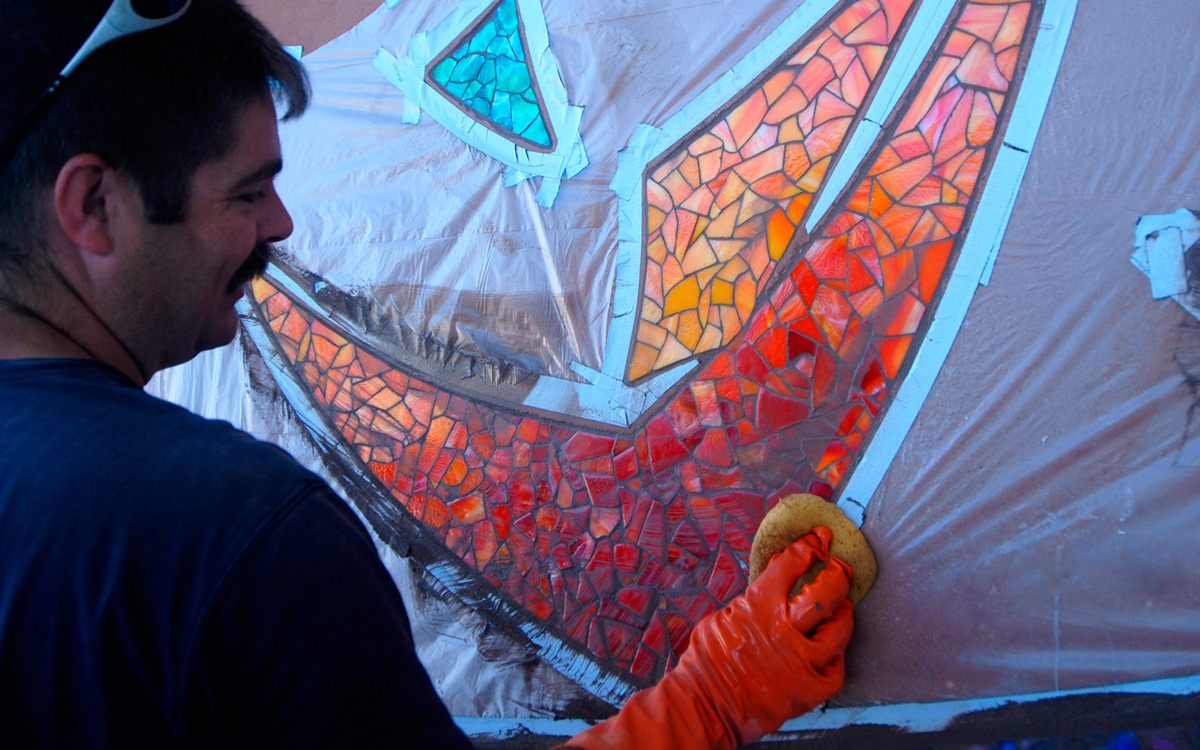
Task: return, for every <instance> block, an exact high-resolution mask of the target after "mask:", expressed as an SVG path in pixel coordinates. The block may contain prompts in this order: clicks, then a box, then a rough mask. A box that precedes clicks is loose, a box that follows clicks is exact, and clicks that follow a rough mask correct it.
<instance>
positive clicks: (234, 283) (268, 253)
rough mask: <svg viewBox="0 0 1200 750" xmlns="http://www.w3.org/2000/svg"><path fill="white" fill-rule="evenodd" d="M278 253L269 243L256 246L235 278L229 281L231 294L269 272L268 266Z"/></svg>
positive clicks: (235, 274)
mask: <svg viewBox="0 0 1200 750" xmlns="http://www.w3.org/2000/svg"><path fill="white" fill-rule="evenodd" d="M275 253H276V249H275V246H274V245H272V244H271V243H269V242H260V243H258V244H257V245H255V246H254V249H253V250H252V251H251V252H250V257H248V258H246V260H245V262H243V263H242V265H240V266H238V269H237V270H236V271H234V273H233V278H232V279H230V280H229V289H228V290H227V291H228V292H229V293H230V294H233V292H235V291H236V290H237V289H238V288H239V287H241V286H242V285H243V284H246V283H248V282H249V281H250V280H251V279H253V278H254V277H255V276H258V275H260V274H262V272H263V271H265V270H267V264H268V263H269V262H270V261H271V258H272V257H274V255H275Z"/></svg>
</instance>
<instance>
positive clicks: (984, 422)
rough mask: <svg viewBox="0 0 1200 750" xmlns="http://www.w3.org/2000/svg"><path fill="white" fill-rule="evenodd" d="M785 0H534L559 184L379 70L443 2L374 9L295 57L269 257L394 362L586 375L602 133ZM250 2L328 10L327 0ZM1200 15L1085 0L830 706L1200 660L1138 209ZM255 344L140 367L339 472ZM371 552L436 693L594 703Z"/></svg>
mask: <svg viewBox="0 0 1200 750" xmlns="http://www.w3.org/2000/svg"><path fill="white" fill-rule="evenodd" d="M801 5H802V3H799V2H796V1H795V0H787V1H786V2H774V1H772V2H767V1H766V0H716V2H706V3H690V2H683V1H682V0H678V1H676V2H650V0H626V1H623V2H599V1H596V2H590V1H589V2H578V1H574V0H545V1H544V2H543V3H542V9H543V11H544V15H545V24H546V28H547V31H548V39H549V49H550V51H551V52H552V53H553V54H554V56H555V58H556V61H557V66H558V69H559V71H560V73H561V78H562V82H563V84H564V87H565V90H566V92H567V96H568V99H569V103H570V105H572V106H577V107H582V108H583V118H582V122H581V126H580V137H581V140H582V143H583V144H584V147H585V148H586V153H587V162H588V163H587V166H586V167H585V168H583V169H582V170H581V171H580V172H579V173H578V174H576V175H574V176H572V177H569V178H565V179H563V180H562V184H561V186H560V187H559V189H558V192H557V194H556V196H555V197H554V200H553V203H552V205H551V206H549V207H548V206H545V205H543V204H542V203H539V202H538V200H537V198H538V192H539V190H540V188H541V184H540V181H541V180H542V179H544V178H539V177H531V178H529V179H526V180H523V181H518V182H515V184H506V170H508V169H509V168H508V167H506V166H505V165H504V164H502V163H500V162H499V161H497V160H496V159H493V158H491V157H489V156H487V155H485V154H483V153H481V152H480V151H479V150H477V149H475V148H472V147H470V146H468V145H466V144H464V143H463V141H462V140H460V139H459V138H457V137H456V136H455V135H453V134H452V133H451V132H449V131H448V130H447V129H446V128H445V127H443V126H442V125H441V124H439V123H438V122H437V121H435V120H434V119H433V118H432V117H429V116H428V115H427V114H426V113H424V112H422V116H421V119H420V122H419V123H416V124H412V123H406V122H404V119H405V107H406V98H405V95H404V94H403V93H402V92H401V91H400V90H399V89H398V88H397V87H396V86H395V85H393V84H392V83H391V82H389V81H388V80H387V79H386V78H385V77H384V76H383V75H382V74H381V73H380V71H379V70H378V69H377V68H376V67H375V66H374V64H373V61H374V59H375V57H376V53H377V51H378V50H379V49H381V48H382V49H387V50H389V51H390V53H391V54H393V55H395V56H396V57H398V58H402V57H404V56H405V55H407V54H408V53H409V51H410V49H409V46H410V40H412V39H413V37H414V36H415V35H419V34H421V33H425V32H431V31H432V30H433V29H435V28H437V27H438V26H439V24H442V23H444V22H445V20H446V17H447V16H448V15H450V14H451V12H452V11H453V10H454V9H455V7H456V4H455V3H451V2H446V1H445V0H403V1H402V2H399V3H396V4H395V7H394V8H389V7H387V6H386V5H384V6H380V7H378V8H377V9H373V10H372V9H369V8H364V9H363V17H362V20H360V21H359V22H358V23H357V24H355V25H354V26H353V28H351V29H350V30H349V31H347V32H346V33H344V34H342V35H341V36H338V37H337V38H336V39H334V40H333V41H332V42H330V43H328V44H327V45H325V46H323V47H321V48H319V49H315V50H312V51H307V50H306V54H305V56H304V58H303V59H304V61H305V64H306V66H307V67H308V69H309V72H310V74H311V76H312V81H313V88H314V101H313V105H312V107H311V108H310V111H309V112H308V113H307V114H306V115H305V116H304V117H303V118H301V119H300V120H298V121H296V122H294V123H286V124H284V125H283V126H282V127H281V139H282V143H283V149H284V159H285V169H284V172H283V173H282V175H281V176H280V178H279V180H278V182H277V185H278V189H279V192H280V194H281V195H282V197H283V199H284V201H285V202H286V204H287V205H288V207H289V209H290V210H291V212H292V215H293V217H294V219H295V224H296V231H295V233H294V234H293V235H292V236H291V237H290V238H289V239H288V240H286V241H285V242H284V243H283V244H282V255H283V260H284V262H285V263H286V264H287V265H288V266H290V267H291V268H292V269H294V270H295V271H296V272H297V273H299V274H300V275H302V276H303V278H305V279H307V282H306V283H308V285H309V288H310V290H315V291H314V295H313V296H314V298H317V299H323V298H322V297H321V296H320V295H318V294H316V293H315V292H316V291H320V290H331V292H332V293H335V294H336V295H340V296H336V297H330V298H329V299H335V300H341V301H340V302H338V303H337V304H342V305H343V306H345V307H346V308H347V309H349V308H350V307H355V308H356V309H368V308H369V309H370V310H371V313H370V314H369V315H360V316H359V317H358V318H357V320H359V321H360V322H361V327H360V330H357V331H354V332H353V333H354V334H355V335H356V336H358V337H359V338H360V340H362V341H365V342H368V343H370V344H372V345H373V346H375V347H376V350H377V351H382V352H384V353H385V354H386V353H388V352H393V351H394V352H397V353H398V354H403V355H404V356H407V357H409V358H410V359H411V358H412V357H414V356H416V355H418V354H420V352H419V351H418V349H419V347H415V346H413V345H412V343H411V342H412V341H413V340H414V335H415V336H416V337H417V339H421V340H424V339H432V340H434V341H436V342H437V344H438V345H439V346H440V347H444V348H445V349H448V350H452V351H455V352H460V353H463V354H464V355H467V356H470V357H477V358H479V359H480V360H481V361H485V362H492V363H500V364H508V365H514V366H515V367H516V368H517V369H518V370H519V371H520V372H521V373H526V374H528V376H529V377H530V378H533V379H536V378H538V377H542V376H552V377H555V378H561V379H565V380H578V379H579V377H580V376H579V369H578V368H577V367H576V368H575V369H573V366H574V365H582V366H584V367H585V368H591V369H593V370H601V369H602V368H603V365H604V359H605V354H606V351H608V350H609V349H610V347H609V342H608V341H607V337H608V335H609V333H610V325H609V324H610V319H611V314H612V310H611V306H612V304H613V295H614V285H615V283H616V279H617V275H618V272H617V258H618V256H617V246H618V240H619V234H620V222H619V217H618V213H619V208H620V205H619V200H618V196H617V195H616V193H615V192H614V191H613V189H612V188H611V187H610V186H611V184H612V182H613V180H614V177H615V176H616V175H617V172H618V167H619V156H618V154H619V153H620V152H621V151H622V150H623V149H626V148H627V147H628V146H629V145H630V144H631V143H632V142H634V140H635V132H636V131H637V127H638V125H639V124H642V123H645V124H649V125H652V126H655V127H661V126H662V125H663V124H664V123H665V122H667V121H668V120H670V118H671V117H673V116H674V115H676V114H677V113H678V112H679V111H680V110H681V109H683V108H685V107H686V106H687V105H688V104H689V102H690V101H692V99H693V98H694V97H695V96H696V95H697V93H698V92H700V91H702V90H705V89H707V88H708V87H710V86H711V85H712V84H713V83H714V82H715V81H718V79H720V78H721V77H722V76H723V75H725V74H726V73H728V71H730V70H731V69H732V68H733V67H734V65H735V64H736V63H737V62H738V61H739V60H741V59H743V58H744V57H746V56H747V55H748V54H750V53H751V52H752V51H753V50H754V49H755V47H756V45H758V44H759V43H761V42H762V40H763V39H764V38H765V37H766V36H767V34H768V33H769V31H770V29H772V28H774V27H775V26H778V25H779V24H781V23H783V22H784V21H785V19H787V18H788V17H789V16H790V15H791V14H793V13H794V12H796V11H797V9H798V8H800V7H801ZM1039 7H1040V6H1039ZM254 10H255V11H256V12H257V13H258V14H259V15H260V16H261V17H262V18H264V20H265V21H266V22H267V23H268V25H274V24H273V21H274V23H275V24H282V21H280V20H279V19H282V18H284V17H285V16H286V17H287V19H288V22H287V28H289V29H295V28H298V27H303V26H304V25H305V24H301V23H297V21H296V18H297V14H301V15H303V14H308V18H309V19H310V25H311V27H312V28H314V29H317V28H320V27H321V24H322V10H321V4H320V3H302V4H296V3H283V2H274V1H273V0H260V1H259V2H258V3H256V4H254ZM1198 33H1200V6H1197V5H1196V4H1195V2H1194V1H1193V0H1165V1H1164V2H1158V3H1153V4H1144V5H1139V6H1136V7H1135V6H1133V5H1130V4H1119V3H1094V2H1084V3H1080V5H1079V7H1078V9H1077V12H1076V13H1075V17H1074V21H1073V25H1072V26H1071V29H1070V35H1069V40H1068V43H1067V45H1066V52H1065V55H1064V56H1063V58H1062V63H1061V68H1060V69H1059V71H1058V75H1057V79H1056V81H1055V83H1054V85H1053V88H1052V94H1051V96H1050V99H1049V104H1048V106H1047V108H1046V111H1045V116H1044V119H1043V121H1042V124H1041V129H1040V133H1039V135H1038V138H1037V141H1036V146H1035V147H1034V148H1033V150H1032V152H1031V154H1030V156H1029V161H1028V168H1027V171H1026V173H1025V176H1024V181H1023V183H1022V185H1021V189H1020V193H1019V196H1018V198H1017V200H1016V203H1015V206H1014V209H1013V211H1012V216H1011V220H1010V221H1009V222H1008V225H1007V230H1006V231H1005V232H1004V234H1003V243H1002V246H1001V247H1000V251H999V254H998V257H997V259H996V262H995V266H994V270H993V271H992V273H991V276H990V278H988V279H986V280H987V281H988V283H987V285H986V286H981V287H979V288H978V290H977V291H975V294H974V299H973V301H972V303H971V305H970V308H969V310H968V311H967V314H966V317H965V320H964V321H963V323H962V325H961V329H960V330H959V331H958V334H957V337H956V338H955V339H954V343H953V346H952V347H951V348H950V350H949V354H948V356H947V357H946V359H945V362H944V364H943V365H942V366H941V368H940V372H935V373H932V374H931V375H930V379H931V381H932V382H931V385H928V395H927V397H926V398H925V401H924V404H923V406H922V408H921V409H920V412H919V414H918V415H917V417H916V420H915V422H914V423H913V425H912V427H911V429H910V430H909V431H908V432H907V434H906V436H905V437H904V438H903V441H902V442H900V443H899V445H898V448H897V451H896V453H895V458H894V460H892V462H891V464H890V468H888V469H887V471H886V474H885V475H884V477H883V480H882V481H881V482H880V483H879V484H878V487H877V489H875V491H874V494H873V496H872V497H871V498H870V501H869V503H867V507H866V511H865V520H864V523H863V530H864V532H865V534H866V536H867V538H868V539H869V540H870V542H871V543H872V545H873V547H874V550H875V553H876V556H877V558H878V560H879V566H880V573H879V577H878V579H877V581H876V584H875V587H874V589H873V590H872V591H871V593H870V594H869V595H868V596H867V597H866V598H865V599H864V601H863V602H862V604H861V605H860V606H859V608H858V609H857V612H856V632H855V637H854V640H853V642H852V644H851V648H850V651H849V656H848V674H847V680H846V687H845V690H844V691H843V692H842V693H841V695H839V696H838V697H837V698H836V699H835V701H834V704H835V705H840V706H872V705H878V704H893V703H909V702H920V703H931V702H938V701H950V700H958V699H964V698H968V699H970V698H983V697H990V696H1008V695H1016V694H1026V693H1040V692H1057V691H1067V690H1078V689H1093V688H1103V687H1107V686H1113V685H1122V684H1126V683H1135V682H1141V681H1147V680H1162V679H1170V678H1179V677H1186V676H1192V675H1197V674H1200V552H1198V549H1200V548H1198V546H1197V543H1196V535H1197V533H1200V439H1197V434H1198V433H1200V321H1198V320H1196V319H1195V318H1193V317H1192V316H1190V315H1189V314H1188V313H1187V312H1186V311H1185V310H1184V309H1183V308H1182V307H1181V306H1180V305H1178V304H1176V303H1175V302H1173V301H1172V300H1170V299H1163V300H1156V299H1154V298H1153V297H1152V296H1151V294H1150V284H1149V282H1148V281H1147V279H1146V277H1145V276H1144V275H1143V274H1142V273H1140V272H1139V271H1138V269H1137V268H1135V267H1134V265H1132V264H1131V263H1130V262H1129V257H1130V254H1131V253H1132V252H1133V246H1134V227H1135V224H1136V222H1137V221H1138V219H1139V218H1140V217H1142V216H1144V215H1150V214H1167V213H1171V212H1173V211H1175V210H1176V209H1179V208H1180V207H1187V208H1193V209H1200V127H1197V126H1196V117H1195V107H1196V102H1197V101H1200V56H1198V53H1197V47H1196V43H1195V40H1196V38H1197V34H1198ZM318 36H319V35H318ZM282 41H283V42H284V43H289V42H290V41H294V40H289V39H288V38H286V37H285V38H283V39H282ZM751 78H752V76H750V77H748V78H747V81H749V80H750V79H751ZM407 104H408V105H411V104H413V102H411V101H409V102H407ZM510 182H511V180H510ZM1196 265H1200V261H1197V264H1196ZM1192 283H1193V284H1195V285H1197V286H1200V274H1198V275H1196V276H1193V277H1192ZM251 324H253V323H251ZM405 342H408V343H405ZM623 345H624V344H623ZM439 351H443V350H439ZM265 356H268V355H264V354H262V353H260V352H259V351H258V348H257V347H256V346H255V345H253V344H252V343H251V342H250V341H249V339H248V338H246V337H243V338H242V339H240V340H239V342H238V343H236V344H235V345H234V346H233V347H231V348H229V349H226V350H221V351H219V352H215V353H211V354H207V355H204V356H203V357H202V358H200V359H199V360H197V361H196V362H194V363H192V364H189V365H185V366H183V367H181V368H176V369H175V370H172V371H169V372H167V373H164V374H163V375H161V376H159V378H157V379H156V381H155V382H154V383H153V384H152V386H151V387H152V389H153V390H155V391H156V392H158V393H161V394H162V395H164V396H166V397H168V398H172V399H174V400H178V401H180V402H181V403H184V404H185V405H187V406H189V407H190V408H193V409H196V410H198V411H200V412H202V413H207V414H212V415H215V416H219V417H221V418H226V419H230V420H231V421H233V422H234V423H235V424H238V425H240V426H243V427H245V428H246V429H249V430H250V431H252V432H254V433H256V434H259V435H261V436H263V437H265V438H267V439H273V440H276V441H278V442H280V443H281V444H283V445H284V447H286V448H288V449H289V450H292V451H293V452H295V453H297V455H299V457H300V458H301V459H302V460H304V461H305V462H306V463H307V464H309V465H310V466H312V467H313V468H314V469H317V470H319V471H325V470H326V464H325V460H324V459H323V458H322V456H323V451H325V450H327V449H328V446H327V445H325V444H323V443H322V438H321V437H319V436H317V437H314V434H315V433H314V432H313V431H312V430H310V429H307V428H306V427H305V424H306V423H308V422H310V421H311V418H310V417H306V416H305V414H304V407H303V406H302V405H301V406H298V405H297V404H296V403H293V401H292V400H289V398H290V397H289V395H288V394H289V393H291V392H292V391H289V390H288V387H287V386H286V385H283V384H276V383H275V382H273V375H272V374H271V372H270V371H269V370H268V369H267V368H266V367H264V366H263V359H264V357H265ZM933 376H936V379H935V380H934V379H933ZM519 380H520V379H519V378H517V379H515V380H514V381H513V382H514V383H516V382H517V381H519ZM501 385H502V386H503V387H511V388H512V389H514V390H512V391H511V393H513V394H517V395H513V396H511V398H512V400H514V401H517V402H519V401H520V399H521V397H522V394H523V393H524V392H525V391H522V390H521V389H520V388H518V387H517V386H515V385H513V384H512V383H509V384H508V385H505V384H503V383H501ZM293 390H294V389H293ZM526 390H527V388H526ZM548 418H549V419H551V421H552V423H553V416H551V417H548ZM309 426H310V427H311V425H309ZM335 478H336V477H335ZM380 545H381V547H383V551H384V557H385V559H386V560H387V561H388V563H389V567H390V568H391V569H392V570H393V572H394V573H395V575H396V576H397V580H398V581H399V582H400V585H401V588H402V590H403V591H404V592H405V594H406V597H408V599H409V602H410V608H412V609H413V615H414V626H415V630H416V633H417V635H418V640H419V642H420V648H421V652H422V655H423V656H424V657H425V661H426V664H427V666H428V667H429V669H430V672H431V674H432V675H433V677H434V680H435V682H436V683H437V685H438V687H439V690H440V691H441V692H442V694H443V695H444V697H445V698H446V700H447V702H448V703H449V705H450V707H451V710H452V712H454V713H455V714H456V715H462V716H563V717H572V716H587V715H592V713H591V712H594V710H595V705H596V704H595V702H594V699H592V698H590V697H589V696H588V692H587V691H586V690H584V689H582V688H580V687H578V686H577V685H576V684H575V682H574V681H573V680H572V679H571V678H569V677H568V676H564V675H563V674H560V673H559V672H558V671H556V670H555V669H552V668H551V667H550V666H547V665H546V664H543V663H540V662H538V660H537V659H535V658H532V657H531V656H530V655H529V654H528V653H527V652H524V651H522V649H521V648H520V647H519V646H517V645H516V644H515V642H506V641H505V637H504V634H503V632H498V631H497V630H496V629H495V628H493V627H491V626H489V625H488V624H487V622H486V621H485V620H482V619H480V618H479V617H478V615H477V614H476V613H473V612H471V611H469V609H468V608H464V607H463V605H462V604H461V603H458V602H455V601H454V600H453V598H450V599H449V600H447V601H445V602H443V601H442V600H441V599H440V598H439V597H440V596H441V594H440V593H439V590H435V589H431V588H428V587H426V586H425V585H424V584H423V583H422V576H421V574H420V571H416V570H414V569H413V566H412V565H410V564H409V563H408V562H406V561H405V560H403V559H402V558H401V557H399V556H397V555H396V553H395V552H394V551H393V550H390V549H387V545H386V543H385V542H384V541H383V540H380ZM463 644H470V645H471V648H463Z"/></svg>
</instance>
